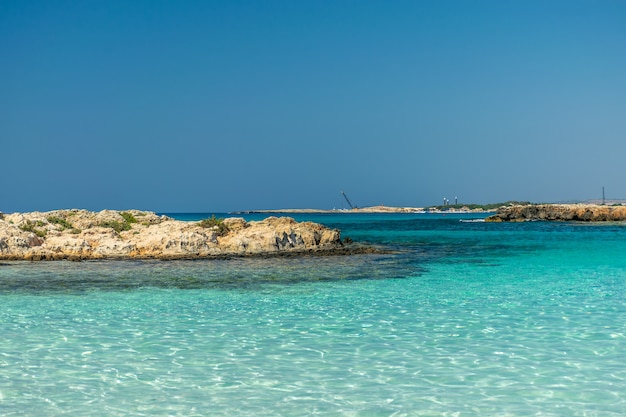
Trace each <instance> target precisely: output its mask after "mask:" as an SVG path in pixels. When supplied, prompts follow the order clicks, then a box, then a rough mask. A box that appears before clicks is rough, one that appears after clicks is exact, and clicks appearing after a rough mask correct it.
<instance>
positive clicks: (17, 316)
mask: <svg viewBox="0 0 626 417" xmlns="http://www.w3.org/2000/svg"><path fill="white" fill-rule="evenodd" d="M294 217H297V218H298V219H299V220H303V219H312V220H314V221H319V222H323V223H325V224H327V225H329V226H331V227H338V228H341V229H342V231H343V235H344V236H350V237H352V238H353V239H354V240H356V241H367V242H371V243H375V244H379V245H384V246H386V247H388V248H390V249H393V250H394V252H393V253H392V254H386V255H357V256H348V257H334V256H330V257H303V258H274V259H233V260H217V261H175V262H174V261H172V262H160V261H141V262H131V261H111V262H108V261H107V262H80V263H73V262H50V263H48V262H43V263H19V262H5V263H3V264H2V265H0V334H1V335H2V338H0V415H7V416H12V415H19V416H23V415H32V416H35V415H37V416H41V415H47V416H56V415H64V414H67V415H73V416H117V415H119V416H122V415H124V416H144V415H145V416H155V415H161V416H167V415H173V416H194V415H197V416H205V415H214V416H233V415H237V416H264V415H266V416H270V415H272V416H275V415H283V416H300V415H329V416H338V415H345V416H386V415H394V416H402V415H420V416H422V415H424V416H474V415H498V416H527V415H538V416H622V415H624V414H626V366H625V365H624V361H623V352H625V351H626V257H625V256H624V253H626V227H625V226H624V225H622V224H604V225H588V224H566V223H541V222H533V223H518V224H492V223H481V222H461V221H459V220H460V219H467V218H468V216H432V215H353V214H335V215H316V216H294ZM469 218H471V216H469Z"/></svg>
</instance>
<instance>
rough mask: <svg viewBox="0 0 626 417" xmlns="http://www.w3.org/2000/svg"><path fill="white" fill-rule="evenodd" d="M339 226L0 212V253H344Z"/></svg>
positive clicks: (49, 256)
mask: <svg viewBox="0 0 626 417" xmlns="http://www.w3.org/2000/svg"><path fill="white" fill-rule="evenodd" d="M345 249H346V248H345V247H344V245H343V243H342V242H341V234H340V232H339V230H333V229H329V228H327V227H325V226H323V225H320V224H317V223H312V222H296V221H295V220H294V219H292V218H289V217H280V218H277V217H269V218H267V219H265V220H262V221H251V222H247V221H245V220H244V219H242V218H229V219H224V220H217V219H213V222H183V221H178V220H174V219H172V218H169V217H167V216H159V215H156V214H155V213H152V212H145V211H138V210H129V211H125V212H120V211H113V210H104V211H101V212H90V211H87V210H56V211H50V212H45V213H41V212H33V213H13V214H4V215H3V216H2V217H1V218H0V259H4V260H10V259H13V260H43V259H45V260H56V259H74V260H78V259H110V258H124V259H126V258H137V259H145V258H154V259H179V258H210V257H230V256H261V255H268V256H272V255H280V254H301V253H343V252H345V251H346V250H345Z"/></svg>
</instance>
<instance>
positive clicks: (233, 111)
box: [0, 0, 626, 212]
mask: <svg viewBox="0 0 626 417" xmlns="http://www.w3.org/2000/svg"><path fill="white" fill-rule="evenodd" d="M0 60H1V63H0V161H1V167H2V169H1V170H0V211H4V212H12V211H31V210H50V209H57V208H71V207H77V208H87V209H92V210H100V209H104V208H112V209H129V208H138V209H146V210H154V211H159V212H172V211H204V212H211V211H215V212H220V211H231V210H247V209H268V208H286V207H295V208H305V207H306V208H309V207H310V208H333V207H341V206H342V205H344V206H345V203H344V202H343V200H342V197H341V194H340V191H341V190H344V191H345V192H346V193H347V194H348V196H349V197H350V198H351V199H352V200H353V202H354V203H355V204H357V205H359V206H366V205H374V204H381V203H382V204H386V205H397V206H416V207H421V206H427V205H434V204H439V203H440V202H441V201H442V199H443V197H447V198H449V199H450V200H453V199H454V197H455V196H458V197H459V200H460V202H466V203H487V202H499V201H505V200H510V199H516V200H530V201H534V202H544V201H547V202H552V201H563V200H576V199H588V198H599V197H601V195H602V186H605V187H606V193H607V198H609V197H610V198H626V180H625V178H626V176H625V171H626V168H625V166H626V164H625V160H626V2H625V1H575V0H567V1H532V0H530V1H521V0H520V1H500V0H498V1H439V0H436V1H365V0H359V1H357V0H355V1H291V0H289V1H271V0H270V1H157V0H150V1H141V0H134V1H108V0H107V1H28V0H16V1H13V0H1V1H0Z"/></svg>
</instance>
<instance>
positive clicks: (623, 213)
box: [485, 204, 626, 222]
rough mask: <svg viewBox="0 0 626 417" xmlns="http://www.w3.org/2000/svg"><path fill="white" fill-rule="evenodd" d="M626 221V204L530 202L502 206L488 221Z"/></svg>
mask: <svg viewBox="0 0 626 417" xmlns="http://www.w3.org/2000/svg"><path fill="white" fill-rule="evenodd" d="M539 220H544V221H581V222H607V221H626V206H604V205H598V204H528V205H513V206H508V207H501V208H499V209H498V210H497V212H496V214H494V215H492V216H489V217H487V218H486V219H485V221H486V222H524V221H539Z"/></svg>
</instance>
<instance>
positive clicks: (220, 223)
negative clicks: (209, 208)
mask: <svg viewBox="0 0 626 417" xmlns="http://www.w3.org/2000/svg"><path fill="white" fill-rule="evenodd" d="M198 225H199V226H200V227H204V228H207V229H211V228H216V229H217V230H216V231H217V235H218V236H224V235H226V234H227V233H228V232H229V231H230V230H229V229H228V226H226V224H225V223H224V219H218V218H216V217H215V215H213V216H211V217H209V218H208V219H204V220H200V222H198Z"/></svg>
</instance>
